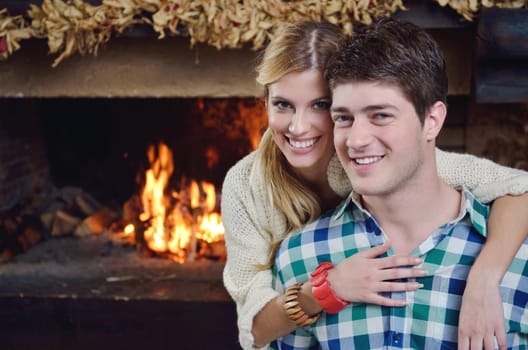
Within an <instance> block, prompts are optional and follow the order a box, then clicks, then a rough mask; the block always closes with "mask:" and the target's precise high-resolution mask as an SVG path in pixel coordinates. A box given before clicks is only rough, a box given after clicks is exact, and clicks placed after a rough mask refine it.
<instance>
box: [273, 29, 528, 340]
mask: <svg viewBox="0 0 528 350" xmlns="http://www.w3.org/2000/svg"><path fill="white" fill-rule="evenodd" d="M327 78H328V81H329V84H330V88H331V90H332V93H333V101H332V108H331V113H332V119H333V121H334V123H335V128H334V143H335V147H336V151H337V154H338V157H339V160H340V161H341V163H342V165H343V167H344V169H345V171H346V173H347V175H348V176H349V178H350V179H351V182H352V183H353V184H354V192H353V193H352V194H351V195H350V196H349V197H348V199H347V200H346V201H345V202H344V203H343V204H342V205H341V206H340V207H338V208H337V209H336V210H335V211H333V212H330V213H327V214H325V215H323V216H322V217H321V218H320V219H318V220H316V221H315V222H313V223H311V224H310V225H308V226H307V227H306V228H305V229H304V230H303V231H302V232H300V233H298V234H293V235H291V236H289V237H288V238H287V239H285V240H284V242H283V243H282V244H281V247H280V248H279V251H278V253H277V257H276V260H275V284H276V288H277V289H278V290H280V291H283V290H284V289H285V288H286V287H289V286H292V285H294V284H296V283H301V282H306V281H308V280H309V281H310V283H311V285H312V291H313V294H314V296H316V298H317V299H318V300H319V302H320V304H321V306H323V309H325V310H326V311H327V312H323V313H322V314H321V316H320V318H319V319H318V320H317V322H315V323H313V324H312V325H311V326H310V327H303V328H297V330H296V331H295V332H294V333H292V334H290V335H288V336H285V337H283V338H280V339H279V340H278V341H277V342H276V343H275V344H274V345H273V346H274V347H276V348H280V349H304V348H306V349H312V348H313V349H347V350H349V349H350V350H352V349H392V348H398V349H402V348H403V349H427V350H432V349H456V348H457V331H458V329H457V326H458V316H459V311H460V302H461V298H462V295H463V292H464V288H465V284H466V277H467V274H468V272H469V269H470V267H471V265H472V263H473V261H474V260H475V258H476V257H477V256H478V254H479V252H480V250H481V248H482V245H483V243H484V241H485V239H486V238H485V237H486V221H487V215H488V207H487V206H484V205H483V204H481V203H479V202H478V201H477V200H475V198H474V197H473V196H472V194H471V193H469V192H468V191H466V190H464V189H461V190H460V191H456V190H453V189H452V188H451V187H449V186H448V185H447V184H446V183H444V182H443V181H442V180H441V179H440V178H439V177H438V175H437V171H436V160H435V139H436V137H437V135H438V133H439V132H440V130H441V128H442V124H443V122H444V119H445V117H446V113H447V107H446V95H447V74H446V71H445V63H444V60H443V57H442V55H441V53H440V50H439V48H438V47H437V44H436V43H435V42H434V40H432V38H431V37H430V36H429V35H428V34H427V33H426V32H425V31H423V30H422V29H420V28H419V27H417V26H415V25H412V24H410V23H402V22H397V21H395V20H392V19H384V20H382V21H380V22H378V23H376V24H374V25H372V26H370V27H366V28H363V29H362V30H360V31H359V32H358V33H356V34H355V35H354V36H352V37H351V38H349V39H348V40H347V42H346V43H345V44H344V45H343V47H342V48H341V49H340V50H339V51H338V53H337V54H336V57H335V59H334V60H333V61H332V62H331V63H330V66H329V68H328V72H327ZM389 241H390V244H391V248H390V249H389V251H388V255H407V254H411V255H414V256H417V257H419V258H421V259H422V260H423V264H422V267H423V268H425V270H426V271H427V273H426V275H425V276H424V277H421V278H416V281H417V282H419V283H421V284H422V285H423V287H422V288H420V289H419V290H417V291H412V292H399V293H391V297H392V298H401V299H404V300H406V302H407V305H406V306H405V307H402V308H389V307H383V306H378V305H366V304H352V305H347V303H345V302H343V300H342V299H341V298H339V297H338V296H337V295H335V293H334V292H333V290H332V288H331V285H330V283H329V282H328V280H327V278H326V277H327V275H328V273H329V271H331V270H332V269H333V266H334V265H337V264H338V263H339V262H341V261H342V260H344V259H345V258H347V257H349V256H351V255H353V254H355V253H357V252H359V251H363V250H365V249H368V248H371V247H374V246H377V245H380V244H388V242H389ZM527 259H528V245H527V244H526V243H525V244H524V245H523V246H522V248H521V249H520V250H519V252H518V254H517V256H516V257H515V259H514V261H513V263H512V265H511V267H510V269H509V271H508V272H507V273H506V275H505V277H504V278H503V280H502V282H501V286H500V288H501V296H502V298H503V308H504V315H505V320H506V325H505V327H506V333H507V344H508V349H527V348H528V312H527V306H528V305H527V304H528V276H527V274H528V263H527ZM314 270H315V271H314ZM333 270H334V271H331V272H332V274H333V277H334V278H333V279H332V281H333V282H332V283H333V284H338V283H339V278H336V276H345V275H344V274H343V275H340V274H339V271H338V269H337V268H335V269H333ZM307 271H314V273H312V274H311V276H310V275H308V272H307ZM343 278H344V277H343ZM343 299H346V296H343ZM292 302H293V304H292V305H295V306H296V305H297V304H296V301H295V300H294V298H292ZM285 305H286V304H285ZM292 309H293V308H292ZM295 311H297V310H296V309H295Z"/></svg>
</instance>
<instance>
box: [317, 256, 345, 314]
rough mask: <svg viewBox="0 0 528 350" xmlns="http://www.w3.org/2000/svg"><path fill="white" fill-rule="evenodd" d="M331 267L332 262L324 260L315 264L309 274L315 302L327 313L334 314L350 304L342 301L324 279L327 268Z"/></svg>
mask: <svg viewBox="0 0 528 350" xmlns="http://www.w3.org/2000/svg"><path fill="white" fill-rule="evenodd" d="M333 268H334V264H332V263H331V262H329V261H325V262H322V263H320V264H319V265H317V267H316V268H315V270H314V271H313V272H312V273H311V274H310V276H311V277H310V284H311V285H312V294H313V295H314V297H315V299H317V303H318V304H319V305H320V306H321V307H322V308H323V310H325V311H326V312H327V313H329V314H335V313H337V312H339V311H341V310H343V309H344V308H345V307H346V306H347V305H349V304H350V303H349V302H348V301H344V300H343V299H341V298H340V297H338V296H337V295H336V293H335V292H334V291H333V289H332V288H331V286H330V283H329V282H328V280H327V279H326V277H327V276H328V270H330V269H333Z"/></svg>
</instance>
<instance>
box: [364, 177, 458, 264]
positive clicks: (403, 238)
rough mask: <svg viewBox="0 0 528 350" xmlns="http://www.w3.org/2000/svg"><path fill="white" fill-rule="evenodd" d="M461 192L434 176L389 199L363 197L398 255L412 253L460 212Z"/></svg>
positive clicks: (421, 180) (413, 183)
mask: <svg viewBox="0 0 528 350" xmlns="http://www.w3.org/2000/svg"><path fill="white" fill-rule="evenodd" d="M460 195H461V194H460V193H459V192H457V191H456V190H454V189H453V188H451V187H450V186H449V185H448V184H446V183H445V182H444V181H442V180H441V179H440V178H439V177H438V176H437V175H436V172H435V173H434V176H429V177H428V178H427V177H424V178H423V179H417V180H416V181H413V182H411V183H408V184H406V185H405V186H403V187H402V188H400V189H398V190H397V191H395V192H393V193H390V194H388V195H386V196H362V197H361V198H362V202H363V205H364V207H365V208H366V209H367V210H368V211H369V212H370V213H371V214H372V215H373V216H374V217H375V218H376V220H377V221H378V223H379V224H380V225H381V228H382V229H383V231H384V232H385V234H386V235H387V236H388V237H389V239H390V240H391V243H392V248H393V250H394V252H395V254H397V255H404V254H409V253H411V252H412V251H413V250H414V249H415V248H416V247H418V245H420V243H421V242H423V241H424V240H425V239H426V238H427V237H429V236H430V235H431V234H432V233H433V232H434V230H436V229H437V228H438V227H440V226H441V225H443V224H445V223H447V222H449V221H452V220H454V219H455V218H456V217H457V216H458V214H459V212H460Z"/></svg>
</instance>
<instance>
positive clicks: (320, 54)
mask: <svg viewBox="0 0 528 350" xmlns="http://www.w3.org/2000/svg"><path fill="white" fill-rule="evenodd" d="M342 38H343V35H342V33H341V32H340V30H339V28H338V27H336V26H334V25H332V24H330V23H325V22H301V23H294V24H285V25H284V26H283V27H281V28H280V29H279V30H278V31H277V33H276V35H275V37H274V38H273V39H272V40H271V42H270V43H269V45H268V46H267V47H266V49H265V50H264V52H263V53H262V55H261V56H260V64H259V65H258V66H257V68H256V71H257V82H258V83H259V84H261V85H263V86H264V88H265V98H266V100H267V98H268V86H269V85H270V84H272V83H274V82H276V81H278V80H279V79H281V78H282V77H283V76H285V75H286V74H289V73H293V72H303V71H307V70H314V69H315V70H319V71H321V73H324V69H325V67H326V64H327V62H328V60H329V58H330V57H331V55H332V54H333V53H334V52H335V51H336V49H337V47H338V45H339V42H340V41H341V39H342ZM299 88H302V87H299ZM258 157H259V158H258V161H259V162H260V163H261V165H262V169H263V170H264V174H263V175H264V178H265V179H266V186H267V187H268V188H267V192H268V193H269V194H270V198H269V199H270V201H271V202H272V203H271V204H272V205H274V206H275V207H276V208H278V209H279V210H280V211H281V212H282V213H284V215H285V217H286V233H290V232H292V231H294V230H296V229H300V228H301V227H302V226H304V225H305V224H306V223H308V222H310V221H312V220H314V219H316V218H317V217H318V216H319V215H320V214H321V205H320V198H319V197H318V196H317V195H316V194H315V192H314V191H312V190H311V189H310V188H309V187H308V186H307V185H306V184H305V183H304V182H303V181H302V179H301V178H299V177H298V176H297V175H296V174H295V172H294V171H293V169H292V168H291V166H290V164H289V163H288V161H287V160H286V158H285V157H284V155H283V154H282V152H281V151H280V149H279V147H278V146H277V145H276V143H275V142H274V140H273V137H272V135H271V133H269V132H268V133H266V134H265V135H264V137H263V139H262V141H261V149H260V154H259V156H258Z"/></svg>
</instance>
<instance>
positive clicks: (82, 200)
mask: <svg viewBox="0 0 528 350" xmlns="http://www.w3.org/2000/svg"><path fill="white" fill-rule="evenodd" d="M75 204H76V205H77V207H79V209H80V210H81V212H82V213H83V214H84V215H86V216H88V215H92V214H93V213H94V212H96V211H97V210H99V209H101V208H102V207H103V205H102V204H101V203H99V202H98V201H97V200H96V199H95V198H94V197H92V195H90V194H89V193H86V192H81V193H79V194H78V195H77V196H75Z"/></svg>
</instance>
